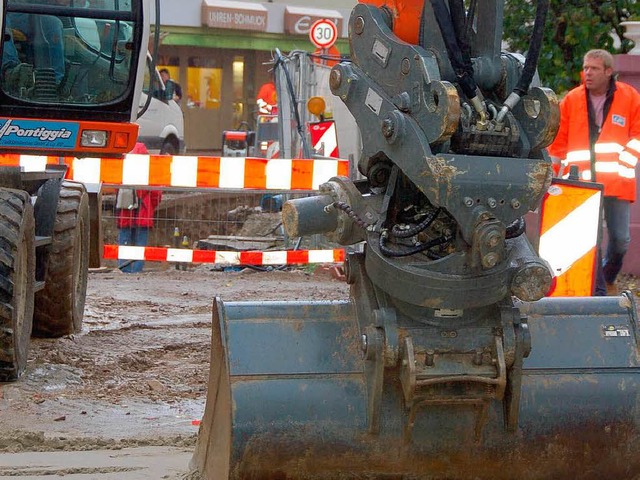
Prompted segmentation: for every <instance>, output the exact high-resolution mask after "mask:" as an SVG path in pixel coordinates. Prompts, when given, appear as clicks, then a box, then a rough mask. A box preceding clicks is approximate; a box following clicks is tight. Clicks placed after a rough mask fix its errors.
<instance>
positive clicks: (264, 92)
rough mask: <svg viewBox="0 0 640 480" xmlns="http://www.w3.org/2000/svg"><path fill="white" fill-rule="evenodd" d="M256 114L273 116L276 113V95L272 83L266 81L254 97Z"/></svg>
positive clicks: (274, 86)
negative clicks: (256, 106) (256, 108)
mask: <svg viewBox="0 0 640 480" xmlns="http://www.w3.org/2000/svg"><path fill="white" fill-rule="evenodd" d="M256 103H257V104H258V113H259V114H260V115H275V114H276V113H278V94H277V92H276V85H275V83H273V81H271V80H270V81H268V82H266V83H265V84H263V85H262V86H261V87H260V90H258V95H256Z"/></svg>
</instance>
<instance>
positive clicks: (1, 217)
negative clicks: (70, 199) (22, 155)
mask: <svg viewBox="0 0 640 480" xmlns="http://www.w3.org/2000/svg"><path fill="white" fill-rule="evenodd" d="M34 239H35V220H34V217H33V206H32V205H31V198H30V197H29V194H28V193H27V192H23V191H21V190H10V189H8V188H0V382H6V381H13V380H16V379H17V378H18V377H19V376H20V375H21V374H22V372H24V369H25V367H26V366H27V356H28V353H29V342H30V338H31V325H32V320H33V301H34V293H33V292H34V282H35V264H36V257H35V245H34Z"/></svg>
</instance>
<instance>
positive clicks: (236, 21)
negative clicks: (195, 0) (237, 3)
mask: <svg viewBox="0 0 640 480" xmlns="http://www.w3.org/2000/svg"><path fill="white" fill-rule="evenodd" d="M266 20H267V19H266V18H265V17H264V16H263V15H252V14H250V13H239V12H236V13H231V12H211V11H210V12H209V21H210V22H211V23H224V24H228V25H231V26H241V25H243V26H251V27H264V26H266Z"/></svg>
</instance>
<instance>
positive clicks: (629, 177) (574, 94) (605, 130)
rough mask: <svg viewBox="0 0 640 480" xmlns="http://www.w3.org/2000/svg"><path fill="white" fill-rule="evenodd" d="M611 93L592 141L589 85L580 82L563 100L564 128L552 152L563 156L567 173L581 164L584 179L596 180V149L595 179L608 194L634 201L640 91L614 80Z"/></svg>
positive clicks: (639, 139)
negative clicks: (598, 128) (588, 100)
mask: <svg viewBox="0 0 640 480" xmlns="http://www.w3.org/2000/svg"><path fill="white" fill-rule="evenodd" d="M611 93H613V99H612V101H611V104H610V106H609V108H608V111H607V107H606V105H605V117H604V119H603V122H602V128H601V130H600V133H599V135H597V139H596V140H595V142H594V143H593V144H591V142H590V141H589V138H590V136H589V124H590V122H589V109H588V106H587V89H586V87H585V86H584V85H580V86H579V87H576V88H574V89H573V90H571V91H570V92H569V93H568V94H567V95H566V97H565V98H564V99H563V100H562V102H561V103H560V128H559V130H558V134H557V135H556V138H555V140H554V141H553V143H552V144H551V145H550V146H549V154H550V155H551V156H552V157H557V158H560V159H561V160H562V166H563V169H562V172H563V174H564V175H565V176H567V175H568V173H569V169H570V167H571V166H572V165H577V166H578V171H579V175H580V179H582V180H592V175H591V168H592V165H591V162H592V153H593V154H594V156H595V159H594V160H595V163H594V165H593V167H594V170H595V174H596V176H595V179H594V180H595V181H597V182H599V183H602V184H603V185H604V195H605V196H608V197H617V198H619V199H621V200H628V201H630V202H634V201H635V199H636V171H635V167H636V164H637V163H638V159H639V158H640V93H638V91H637V90H635V89H634V88H633V87H632V86H630V85H627V84H626V83H622V82H614V87H613V92H611V90H610V92H609V95H611ZM607 101H609V100H607ZM592 128H593V127H592ZM596 133H597V132H596Z"/></svg>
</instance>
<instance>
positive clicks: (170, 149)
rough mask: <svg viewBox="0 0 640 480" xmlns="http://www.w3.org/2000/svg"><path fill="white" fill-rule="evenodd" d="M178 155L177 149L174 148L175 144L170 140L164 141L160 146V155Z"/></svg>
mask: <svg viewBox="0 0 640 480" xmlns="http://www.w3.org/2000/svg"><path fill="white" fill-rule="evenodd" d="M177 154H178V147H177V146H176V144H175V143H174V142H173V141H172V140H171V139H169V138H168V139H166V140H165V141H164V142H163V144H162V148H161V149H160V155H177Z"/></svg>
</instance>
